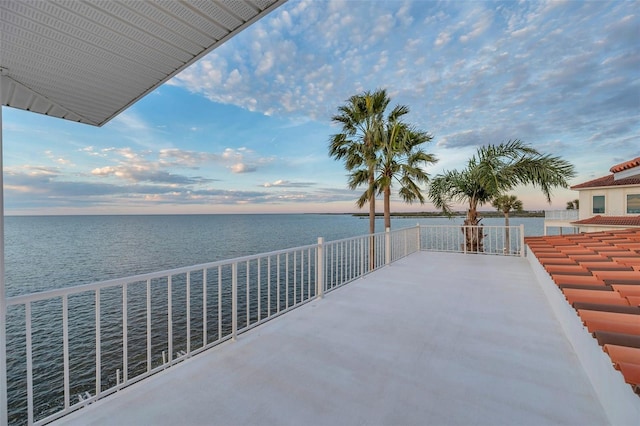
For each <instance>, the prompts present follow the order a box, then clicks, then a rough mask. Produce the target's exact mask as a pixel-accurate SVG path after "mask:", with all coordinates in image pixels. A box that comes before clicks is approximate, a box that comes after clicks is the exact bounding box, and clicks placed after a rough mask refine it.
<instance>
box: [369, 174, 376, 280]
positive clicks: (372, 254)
mask: <svg viewBox="0 0 640 426" xmlns="http://www.w3.org/2000/svg"><path fill="white" fill-rule="evenodd" d="M373 184H374V176H373V167H369V189H368V191H369V234H371V237H370V238H369V268H370V270H373V269H375V267H376V260H375V259H376V239H375V237H374V234H375V233H376V193H375V191H374V185H373Z"/></svg>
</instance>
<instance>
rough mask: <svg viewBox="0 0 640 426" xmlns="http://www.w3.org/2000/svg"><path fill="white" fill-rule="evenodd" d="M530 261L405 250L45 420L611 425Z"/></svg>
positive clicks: (622, 407) (622, 408) (624, 404)
mask: <svg viewBox="0 0 640 426" xmlns="http://www.w3.org/2000/svg"><path fill="white" fill-rule="evenodd" d="M530 261H531V260H528V259H526V258H519V257H502V256H485V255H464V254H452V253H437V252H418V253H415V254H413V255H410V256H408V257H406V258H404V259H401V260H399V261H397V262H395V263H393V264H391V265H389V266H387V267H384V268H382V269H381V270H378V271H375V272H373V273H371V274H368V275H366V276H365V277H363V278H360V279H357V280H355V281H353V282H352V283H349V284H347V285H345V286H344V287H341V288H339V289H336V290H335V291H333V292H330V293H328V294H326V295H325V297H324V298H322V299H314V300H312V301H311V302H309V303H307V304H305V305H303V306H301V307H299V308H298V309H295V310H293V311H291V312H288V313H286V314H285V315H283V316H280V317H278V318H275V319H274V320H272V321H269V322H268V323H266V324H264V325H262V326H260V327H256V328H253V329H251V330H249V331H247V332H245V333H243V334H241V335H239V337H238V339H237V341H235V342H234V341H228V342H225V343H222V344H221V345H219V346H217V347H215V348H213V349H211V350H208V351H206V352H204V353H201V354H198V355H196V356H194V357H192V358H189V359H187V360H185V361H183V362H182V363H180V364H179V365H176V366H175V367H173V368H170V369H168V370H165V371H163V372H160V373H158V374H155V375H154V376H152V377H150V378H149V379H147V380H144V381H142V382H140V383H136V384H134V385H132V386H130V387H128V388H125V389H122V390H120V391H119V392H117V393H116V394H115V395H113V396H110V397H107V398H105V399H102V400H99V401H97V402H95V403H93V404H91V405H89V406H87V407H85V408H82V409H80V410H78V411H76V412H74V413H72V414H70V415H68V416H66V417H64V418H62V419H59V420H57V421H56V422H55V423H54V424H58V425H80V424H81V425H88V424H96V425H98V424H100V425H107V424H113V425H116V424H118V425H122V424H129V425H133V424H157V425H161V424H234V425H252V424H261V425H276V424H278V425H281V424H292V425H294V424H308V425H329V424H332V425H333V424H404V425H412V424H413V425H418V424H447V425H456V424H459V425H463V424H464V425H467V424H494V425H497V424H530V425H540V424H621V421H620V419H624V418H625V417H624V415H625V413H626V415H631V416H632V415H634V413H635V411H634V410H637V408H638V407H637V406H629V405H628V401H627V400H625V401H619V406H617V407H616V406H615V405H616V402H615V401H614V402H613V407H614V409H613V410H612V408H611V407H612V405H611V402H610V401H609V402H607V401H604V404H603V401H602V400H601V399H600V398H601V396H599V393H598V392H597V391H596V389H595V388H594V386H593V385H592V382H591V381H590V379H589V377H588V375H587V372H586V371H585V370H584V369H583V367H582V365H581V361H580V359H579V357H578V355H577V353H576V352H575V350H574V347H573V346H572V344H571V343H570V341H569V339H568V338H567V335H566V334H565V331H563V327H562V325H561V323H560V322H559V321H558V320H557V319H556V316H555V314H554V311H553V309H552V307H551V305H550V303H549V301H548V300H547V298H546V297H545V292H544V291H543V289H542V288H541V284H540V282H539V280H538V279H537V278H536V274H534V270H532V268H531V267H530V265H529V262H530ZM533 261H535V258H534V259H533ZM566 307H567V309H568V310H569V309H571V308H570V307H569V306H568V305H567V306H566ZM585 334H586V332H585ZM586 336H587V337H590V336H588V334H586ZM593 347H594V349H595V350H597V351H600V348H599V347H598V346H597V344H593ZM602 356H603V361H604V362H605V364H606V362H607V356H606V354H604V353H602ZM609 369H610V370H611V371H610V372H609V371H605V372H604V373H607V374H608V373H611V374H612V375H613V377H614V380H619V381H620V382H621V383H620V386H621V387H622V388H625V386H626V385H625V384H624V382H623V381H622V378H621V376H620V375H619V374H618V373H617V372H616V371H614V370H613V369H612V368H609ZM626 388H627V390H628V394H629V396H630V397H631V398H636V399H637V397H636V396H635V395H633V393H632V391H631V390H630V388H628V386H626ZM631 401H634V400H633V399H631ZM632 405H633V402H632ZM607 407H609V408H607ZM616 411H617V412H618V415H619V417H617V418H612V417H611V415H612V412H616ZM631 418H632V417H631Z"/></svg>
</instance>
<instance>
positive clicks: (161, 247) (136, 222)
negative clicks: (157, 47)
mask: <svg viewBox="0 0 640 426" xmlns="http://www.w3.org/2000/svg"><path fill="white" fill-rule="evenodd" d="M462 221H463V219H462V218H453V219H447V218H393V219H392V228H393V229H400V228H406V227H410V226H415V225H416V224H417V223H419V224H422V225H443V224H448V225H461V224H462ZM5 224H6V225H5V234H6V235H5V241H6V244H5V245H6V248H5V250H6V283H7V293H8V295H9V296H17V295H21V294H28V293H33V292H39V291H44V290H50V289H55V288H61V287H70V286H76V285H81V284H90V283H93V282H96V281H103V280H107V279H113V278H122V277H127V276H132V275H137V274H143V273H148V272H157V271H162V270H167V269H172V268H178V267H183V266H191V265H196V264H201V263H207V262H212V261H217V260H223V259H231V258H234V257H240V256H245V255H251V254H257V253H264V252H269V251H274V250H279V249H285V248H291V247H296V246H303V245H309V244H314V243H316V242H317V239H318V237H324V239H325V240H326V241H331V240H337V239H342V238H347V237H352V236H357V235H364V234H366V233H367V232H368V226H369V225H368V219H367V218H366V217H354V216H351V215H318V214H304V215H303V214H294V215H193V216H191V215H182V216H176V215H167V216H162V215H157V216H156V215H153V216H48V217H7V218H6V219H5ZM483 224H484V225H503V224H504V219H501V218H495V219H484V220H483ZM520 224H523V225H524V227H525V234H526V235H541V234H542V233H543V224H544V221H543V219H542V218H522V219H520V218H512V219H511V225H520ZM377 229H378V230H379V231H382V229H383V220H382V219H381V218H380V219H379V220H378V221H377ZM114 294H115V295H116V296H117V294H118V291H116V292H115V293H114ZM104 297H105V301H104V303H105V305H104V311H103V313H102V314H103V320H104V319H105V318H107V317H110V316H111V317H114V319H115V320H114V321H113V323H115V324H117V323H118V321H121V320H119V319H118V318H120V317H119V315H121V314H120V313H119V312H120V311H118V309H117V306H118V303H119V302H116V303H115V305H110V304H109V302H108V301H107V300H108V297H109V295H108V292H105V294H104ZM131 297H132V298H133V295H132V296H131ZM114 300H116V301H117V297H116V298H115V299H114ZM177 300H178V299H176V301H177ZM69 303H70V305H71V304H74V303H75V305H76V309H79V310H80V311H83V310H86V311H87V312H85V314H84V315H85V316H84V317H80V318H85V319H84V321H86V323H85V324H83V323H82V321H80V322H78V323H76V322H70V324H69V330H70V331H69V335H70V341H71V342H70V346H72V347H71V348H70V349H71V354H70V364H71V375H72V379H73V380H74V381H77V383H80V385H78V387H72V392H76V391H78V390H80V391H84V390H86V389H89V390H91V386H92V385H91V383H92V380H93V377H95V373H94V372H95V366H94V360H95V354H94V353H93V352H92V351H93V350H94V349H93V348H95V343H94V340H92V339H93V338H94V337H93V336H92V333H94V332H92V331H91V329H90V327H87V325H86V324H92V315H93V314H92V312H93V311H92V310H91V309H92V304H93V302H92V300H85V299H82V298H80V299H78V300H75V302H74V299H71V300H70V301H69ZM78 303H79V304H78ZM165 308H166V307H165ZM32 315H33V321H34V333H33V334H34V335H33V365H34V378H35V377H37V380H35V379H34V400H35V412H36V416H37V417H36V419H41V418H43V417H46V416H47V415H49V414H52V413H54V412H56V411H57V410H60V409H61V408H62V406H63V399H62V398H63V394H62V393H61V389H62V386H63V382H62V380H63V376H62V373H61V372H62V369H61V366H62V364H63V358H62V353H61V345H62V343H61V342H62V335H61V328H60V322H61V318H62V311H61V307H60V302H59V301H57V302H55V301H54V302H51V303H49V302H46V303H44V302H43V303H36V304H34V306H33V313H32ZM159 315H160V314H159ZM178 316H179V315H178ZM175 326H176V328H177V327H180V321H178V319H176V325H175ZM103 327H104V328H103V329H102V332H103V336H105V337H104V341H103V352H102V364H103V365H102V368H103V376H104V378H103V383H104V384H106V386H108V387H110V386H114V385H115V382H114V380H115V376H114V375H113V372H114V371H115V369H116V368H120V363H121V355H120V352H119V351H120V349H121V343H120V342H121V340H119V339H121V335H118V333H119V331H118V329H117V327H116V328H115V329H114V330H110V329H108V328H107V325H106V323H105V324H103ZM7 328H8V337H7V342H8V344H7V349H8V359H7V363H8V379H9V386H8V392H9V418H10V423H11V424H26V403H25V400H26V399H25V398H26V378H25V377H26V376H25V374H26V373H25V371H26V365H25V362H24V360H25V353H26V349H25V336H24V329H25V328H24V312H23V309H22V308H20V309H13V310H10V312H9V316H8V318H7ZM165 328H166V326H165ZM154 330H155V329H154ZM158 333H159V334H156V331H154V342H155V343H154V351H155V352H159V351H162V350H163V347H164V346H163V345H166V341H167V336H166V330H165V331H162V330H160V331H159V332H158ZM163 333H164V334H163ZM177 335H179V333H177ZM129 338H130V340H129V342H130V345H132V346H131V351H132V352H133V348H134V347H138V346H140V347H142V348H144V346H145V344H146V343H145V335H144V333H142V334H140V335H139V336H137V337H136V336H135V335H134V332H133V330H131V335H130V337H129ZM74 342H75V343H74ZM175 344H176V345H185V343H184V342H179V341H177V340H176V342H175ZM156 346H157V348H156ZM185 347H186V346H185ZM109 348H115V349H114V350H113V351H110V350H109ZM156 349H157V350H156ZM155 352H154V353H155ZM156 355H157V354H156ZM156 358H158V356H156ZM144 362H145V360H144V359H138V360H134V359H132V360H131V364H135V363H137V364H140V366H141V367H144ZM154 362H159V359H157V360H155V361H154ZM137 364H136V365H137Z"/></svg>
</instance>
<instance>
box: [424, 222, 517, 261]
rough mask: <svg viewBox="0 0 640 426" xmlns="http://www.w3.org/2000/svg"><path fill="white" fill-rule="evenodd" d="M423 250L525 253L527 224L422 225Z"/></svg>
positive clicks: (503, 253) (505, 253)
mask: <svg viewBox="0 0 640 426" xmlns="http://www.w3.org/2000/svg"><path fill="white" fill-rule="evenodd" d="M421 229H422V231H421V236H420V247H421V250H427V251H446V252H455V253H482V254H494V255H506V256H524V255H525V250H524V247H525V246H524V225H520V226H460V225H433V226H422V227H421Z"/></svg>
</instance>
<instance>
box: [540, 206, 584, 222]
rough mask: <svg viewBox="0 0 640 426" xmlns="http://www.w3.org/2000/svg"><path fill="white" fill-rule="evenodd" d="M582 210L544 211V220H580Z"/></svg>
mask: <svg viewBox="0 0 640 426" xmlns="http://www.w3.org/2000/svg"><path fill="white" fill-rule="evenodd" d="M579 213H580V210H576V209H567V210H545V211H544V219H545V220H565V221H570V220H578V215H579Z"/></svg>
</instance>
